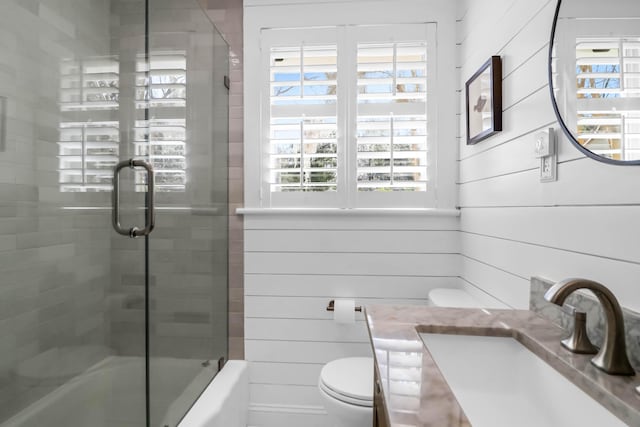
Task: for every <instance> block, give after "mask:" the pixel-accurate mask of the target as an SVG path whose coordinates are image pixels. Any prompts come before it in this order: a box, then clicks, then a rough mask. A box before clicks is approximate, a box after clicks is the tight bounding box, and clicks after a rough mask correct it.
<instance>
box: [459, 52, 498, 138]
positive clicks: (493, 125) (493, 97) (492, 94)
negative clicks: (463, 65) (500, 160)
mask: <svg viewBox="0 0 640 427" xmlns="http://www.w3.org/2000/svg"><path fill="white" fill-rule="evenodd" d="M465 95H466V100H467V103H466V105H467V145H472V144H477V143H478V142H480V141H482V140H483V139H486V138H489V137H490V136H491V135H493V134H494V133H496V132H500V131H501V130H502V61H501V60H500V57H499V56H492V57H491V58H490V59H489V60H488V61H487V62H485V63H484V64H483V65H482V67H480V69H479V70H478V71H476V73H475V74H474V75H473V76H471V78H470V79H469V80H467V83H466V84H465Z"/></svg>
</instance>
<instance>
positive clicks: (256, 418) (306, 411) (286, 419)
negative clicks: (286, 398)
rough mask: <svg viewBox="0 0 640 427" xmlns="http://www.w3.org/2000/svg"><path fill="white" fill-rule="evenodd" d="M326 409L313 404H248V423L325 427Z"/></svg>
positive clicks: (262, 426)
mask: <svg viewBox="0 0 640 427" xmlns="http://www.w3.org/2000/svg"><path fill="white" fill-rule="evenodd" d="M326 425H327V411H325V409H324V408H323V407H322V406H315V405H276V404H266V403H252V404H250V405H249V423H248V426H253V427H300V426H305V427H326Z"/></svg>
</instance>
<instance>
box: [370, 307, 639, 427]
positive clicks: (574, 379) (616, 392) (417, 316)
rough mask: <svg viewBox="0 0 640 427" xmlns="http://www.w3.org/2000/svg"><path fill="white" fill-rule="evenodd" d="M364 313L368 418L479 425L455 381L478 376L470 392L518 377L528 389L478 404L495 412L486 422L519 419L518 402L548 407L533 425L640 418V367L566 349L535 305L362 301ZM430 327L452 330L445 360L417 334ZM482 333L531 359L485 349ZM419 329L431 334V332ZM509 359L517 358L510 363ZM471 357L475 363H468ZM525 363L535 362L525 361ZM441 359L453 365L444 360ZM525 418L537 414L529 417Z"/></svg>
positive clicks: (443, 426) (444, 332)
mask: <svg viewBox="0 0 640 427" xmlns="http://www.w3.org/2000/svg"><path fill="white" fill-rule="evenodd" d="M366 319H367V326H368V329H369V336H370V339H371V343H372V346H373V351H374V354H375V384H374V407H375V408H374V426H391V427H393V426H400V425H402V426H416V427H417V426H433V427H436V426H437V427H467V426H471V425H474V426H481V425H483V421H482V420H481V417H482V414H480V415H478V407H479V408H480V410H479V412H482V409H483V406H482V405H477V404H476V408H473V402H472V404H471V405H469V403H468V399H469V398H468V393H467V397H465V396H464V393H461V392H460V390H459V388H457V387H458V384H456V382H457V383H460V382H462V383H473V382H474V381H480V383H476V384H471V388H472V389H474V390H472V393H471V394H472V397H473V396H476V397H477V396H479V397H480V398H482V399H484V398H485V397H490V398H493V397H495V395H496V394H499V393H496V390H497V391H498V392H501V391H502V386H501V385H498V384H500V381H506V382H505V383H503V384H507V385H508V383H514V384H515V383H517V382H518V381H520V382H524V384H520V385H519V387H520V388H521V389H523V390H525V393H529V394H528V395H526V396H525V397H524V398H523V399H520V400H521V402H515V401H509V403H504V404H503V405H502V406H498V407H495V406H490V405H488V404H484V412H486V413H488V414H489V416H490V417H492V424H491V425H496V426H497V425H508V424H500V423H508V422H509V420H508V417H509V416H514V415H513V414H523V415H522V420H518V421H517V425H523V424H522V422H524V420H526V419H527V417H528V416H527V415H526V411H527V408H524V407H523V408H520V407H519V406H517V405H518V404H520V403H522V404H523V405H525V406H526V405H529V406H531V408H529V409H531V410H532V413H531V417H529V418H535V417H538V416H541V417H550V418H544V419H545V420H546V421H544V423H545V424H538V425H581V426H589V425H594V426H596V425H598V426H602V425H607V426H608V427H610V426H614V425H620V426H624V425H630V426H639V425H640V396H639V395H638V394H637V392H636V391H635V388H636V387H638V386H639V385H640V375H638V374H637V375H635V376H614V375H608V374H606V373H604V372H602V371H600V370H599V369H597V368H596V367H594V366H593V365H592V364H591V363H590V360H591V357H592V356H590V355H581V354H574V353H570V352H568V351H567V350H566V349H564V348H563V347H562V346H561V343H560V342H561V339H563V338H565V337H566V335H567V333H566V331H564V330H563V329H561V328H560V327H558V326H556V325H554V324H553V323H551V322H550V321H548V320H547V319H545V318H543V317H541V316H539V315H538V314H536V313H534V312H533V311H529V310H494V309H452V308H437V307H424V306H392V305H369V306H367V307H366ZM425 334H427V335H425ZM428 334H438V335H439V336H442V337H443V338H445V337H446V336H449V337H452V336H453V337H452V338H453V339H454V340H455V341H457V342H458V345H459V347H460V349H459V350H456V351H455V353H452V354H455V356H456V357H455V358H453V357H447V356H446V354H445V358H444V361H446V362H447V363H444V362H443V359H442V358H441V359H440V364H438V363H437V362H436V360H438V353H439V352H440V350H437V349H436V348H435V347H433V348H431V347H430V348H431V351H429V349H427V346H425V344H424V343H423V340H422V338H421V335H422V336H423V337H425V336H426V337H428V336H429V335H428ZM461 335H467V336H469V337H465V338H468V340H465V338H461V337H460V336H461ZM456 336H457V337H456ZM486 337H507V338H509V339H506V340H504V339H503V340H500V339H497V340H498V341H500V342H501V344H499V345H502V344H504V343H502V341H509V342H510V344H509V345H510V346H511V347H514V348H516V350H517V351H520V350H522V352H524V353H529V356H530V359H533V361H532V362H523V361H522V360H521V359H522V356H519V355H516V354H515V353H514V355H509V356H505V357H503V359H504V360H499V359H498V358H496V357H493V356H492V355H491V352H490V351H489V353H486V352H485V351H484V350H482V346H483V345H484V346H485V347H486V345H487V344H486V343H484V341H491V338H488V339H484V338H486ZM476 338H478V339H479V340H480V341H481V343H480V344H479V346H475V345H474V344H473V343H472V342H473V341H474V340H475V339H476ZM424 339H425V342H428V338H424ZM460 343H463V344H460ZM489 347H492V344H491V345H489ZM496 349H497V352H496V353H495V355H502V356H504V355H505V352H507V351H511V350H505V349H504V348H502V347H496ZM436 350H437V351H436ZM432 353H433V355H432ZM487 354H488V356H487ZM482 358H484V359H482ZM455 359H458V360H457V361H456V360H455ZM511 360H514V361H516V360H517V361H518V363H524V365H522V364H521V365H519V366H510V364H509V362H510V361H511ZM461 361H464V362H465V363H461ZM466 362H469V363H466ZM471 362H478V363H479V365H478V364H476V365H475V367H474V365H473V363H471ZM456 363H457V365H456ZM527 363H533V364H537V365H538V366H535V367H532V368H530V367H529V365H527ZM447 364H448V365H451V366H449V367H448V368H447V366H445V365H447ZM467 365H468V366H467ZM490 365H494V366H490ZM523 366H524V367H523ZM457 367H460V369H456V368H457ZM465 368H466V369H467V373H468V375H467V376H466V377H465V374H462V375H460V374H459V373H458V375H457V377H458V378H455V377H456V375H453V376H451V375H449V372H454V373H455V372H456V371H464V369H465ZM539 368H541V369H542V370H544V369H545V368H546V369H548V370H549V372H550V373H547V374H543V373H539ZM491 369H493V371H491ZM447 370H449V371H448V372H447ZM528 371H535V375H531V372H529V377H528V378H527V376H526V375H524V376H521V375H519V374H520V373H527V372H528ZM492 375H493V376H492ZM544 375H547V377H545V376H544ZM460 377H462V378H460ZM498 377H501V378H498ZM467 378H468V379H469V381H466V379H467ZM494 379H495V381H494ZM567 380H568V381H567ZM556 381H560V382H565V383H567V384H566V386H568V387H570V388H572V390H575V391H574V392H571V391H570V392H567V391H561V387H560V386H559V385H558V384H559V383H557V382H556ZM536 383H537V384H536ZM462 385H463V387H464V386H468V385H469V384H462ZM485 385H486V387H485ZM547 385H548V389H545V387H547ZM498 389H499V390H498ZM485 391H486V392H485ZM553 392H555V393H561V394H560V397H559V398H558V399H554V397H553ZM474 393H475V394H474ZM531 393H538V394H536V395H532V394H531ZM515 394H517V393H513V395H511V394H509V393H506V397H504V398H505V399H512V398H516V397H517V396H515ZM574 395H575V396H574ZM574 397H576V399H577V400H576V399H574ZM580 399H582V400H580ZM585 399H586V400H585ZM585 402H586V403H585ZM571 405H578V406H577V408H579V409H578V410H573V409H572V406H571ZM508 412H511V413H512V415H509V414H508ZM478 416H480V418H478ZM515 416H518V415H515ZM563 416H564V417H569V422H567V421H566V420H565V421H558V420H559V418H557V417H563ZM580 417H582V421H581V420H580ZM478 420H480V421H478ZM584 420H587V421H586V422H585V421H584ZM599 420H600V421H599ZM520 421H522V422H520ZM511 422H512V423H513V419H512V420H511ZM532 422H538V423H540V422H541V421H540V419H538V420H537V421H536V420H533V419H532ZM558 422H562V424H558ZM574 422H575V424H574ZM512 425H515V424H512Z"/></svg>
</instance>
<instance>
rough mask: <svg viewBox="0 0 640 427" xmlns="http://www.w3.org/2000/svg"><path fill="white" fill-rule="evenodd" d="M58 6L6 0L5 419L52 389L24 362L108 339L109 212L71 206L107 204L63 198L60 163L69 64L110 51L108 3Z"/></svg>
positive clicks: (2, 21) (0, 317)
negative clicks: (31, 377) (33, 379)
mask: <svg viewBox="0 0 640 427" xmlns="http://www.w3.org/2000/svg"><path fill="white" fill-rule="evenodd" d="M59 3H60V2H56V1H54V0H42V1H38V2H36V1H23V0H2V2H0V28H2V30H1V31H0V96H2V97H5V98H6V104H7V110H6V140H5V141H3V142H2V143H0V278H1V280H0V421H2V420H3V419H4V418H6V417H7V416H8V415H10V414H12V413H15V412H16V411H17V410H18V409H19V408H21V407H24V406H25V405H27V404H28V403H29V402H31V401H33V400H35V399H37V398H38V397H39V394H40V393H42V392H44V390H37V389H36V387H33V384H26V383H25V382H21V381H20V379H21V378H20V376H19V372H20V371H24V370H21V369H19V367H20V366H21V365H23V362H24V361H26V360H29V359H30V358H32V357H34V356H36V355H39V354H51V353H52V352H53V351H55V348H56V347H61V346H65V347H67V348H75V347H72V346H77V345H85V344H101V345H102V344H106V340H107V337H108V334H109V331H108V328H109V325H108V322H107V321H106V315H105V312H106V299H105V297H106V289H107V288H108V285H109V258H110V247H109V235H110V233H111V230H110V225H109V220H108V218H109V217H108V213H106V212H105V211H104V210H102V211H100V210H94V211H89V210H80V209H71V208H70V207H72V206H83V205H84V206H87V205H88V206H96V205H107V204H108V203H109V198H108V195H107V194H98V193H93V194H91V193H62V192H60V189H59V187H58V167H59V165H58V158H57V155H58V143H57V142H58V140H59V131H58V129H59V126H60V122H61V121H62V120H63V119H64V118H63V114H62V113H61V111H60V106H59V103H58V100H59V93H60V68H61V61H62V60H63V59H65V58H69V57H71V56H74V55H78V56H102V55H106V54H108V53H109V45H110V39H109V19H108V17H109V4H108V2H105V1H104V0H87V1H83V2H75V3H74V7H72V6H71V4H70V3H67V4H66V5H62V6H60V4H59ZM105 17H106V18H105ZM63 207H66V208H67V209H63ZM78 364H80V365H81V362H79V363H78ZM51 368H52V369H59V367H55V366H53V367H51ZM23 379H24V378H23Z"/></svg>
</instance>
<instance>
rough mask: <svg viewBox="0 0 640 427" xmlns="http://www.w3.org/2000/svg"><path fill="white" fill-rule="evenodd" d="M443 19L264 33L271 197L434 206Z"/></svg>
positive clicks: (266, 188) (285, 202) (305, 202)
mask: <svg viewBox="0 0 640 427" xmlns="http://www.w3.org/2000/svg"><path fill="white" fill-rule="evenodd" d="M433 27H434V26H433V25H429V24H420V25H415V24H413V25H402V26H391V25H385V26H362V27H356V26H348V27H347V26H345V27H331V28H307V29H287V30H264V31H263V32H262V42H263V43H262V51H263V55H264V56H263V58H264V61H265V63H266V64H268V70H267V71H266V73H265V74H267V75H268V79H267V80H266V81H265V85H264V89H265V90H264V92H263V93H264V96H263V97H262V100H263V106H262V109H263V114H262V117H263V140H262V149H263V172H264V173H263V180H264V185H263V186H262V196H263V198H264V199H266V200H267V203H266V204H267V205H270V206H274V207H276V206H303V207H312V206H322V207H391V206H393V207H423V206H430V205H431V204H432V202H433V200H434V191H433V187H434V185H433V183H432V182H430V180H429V177H432V176H435V174H434V173H433V169H434V168H435V162H432V163H431V164H430V162H429V158H430V156H431V155H433V151H434V150H430V148H431V147H432V146H434V145H435V144H434V142H433V141H430V140H429V134H430V132H429V130H430V129H429V128H430V126H433V121H429V120H428V117H429V111H430V110H431V109H432V108H433V103H434V99H433V97H432V96H430V91H429V88H430V86H429V82H428V81H429V79H430V78H431V77H430V76H431V75H432V74H433V73H432V71H431V70H433V67H434V65H433V62H434V61H433V58H434V57H435V55H434V54H433V51H434V43H433V42H432V40H433V39H434V36H433V31H434V28H433ZM428 59H431V60H428Z"/></svg>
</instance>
